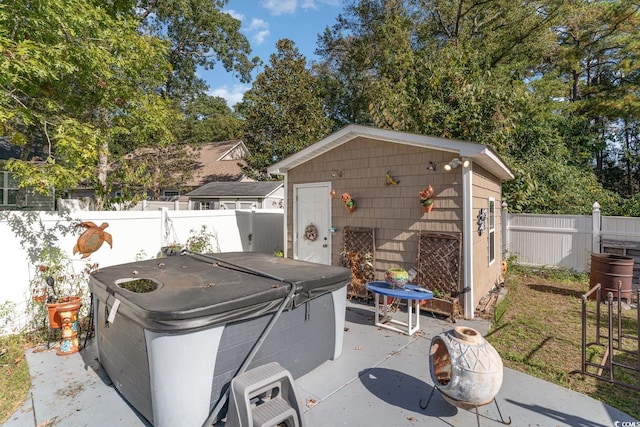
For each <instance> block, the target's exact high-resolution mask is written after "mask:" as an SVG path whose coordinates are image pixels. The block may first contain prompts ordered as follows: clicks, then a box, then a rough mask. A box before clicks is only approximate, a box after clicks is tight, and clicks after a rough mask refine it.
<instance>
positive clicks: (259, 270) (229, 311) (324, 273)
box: [89, 252, 351, 331]
mask: <svg viewBox="0 0 640 427" xmlns="http://www.w3.org/2000/svg"><path fill="white" fill-rule="evenodd" d="M137 279H150V280H153V281H154V282H156V283H157V285H158V286H157V289H155V290H153V291H151V292H146V293H136V292H132V291H129V290H127V289H124V288H123V287H121V286H120V285H119V284H120V283H122V282H123V281H129V280H137ZM350 279H351V273H350V271H349V270H348V269H346V268H343V267H335V266H329V265H323V264H315V263H310V262H305V261H297V260H292V259H289V258H280V257H274V256H272V255H267V254H258V253H245V252H231V253H221V254H206V255H199V254H185V255H180V256H171V257H168V258H159V259H152V260H146V261H140V262H133V263H128V264H121V265H115V266H111V267H106V268H101V269H99V270H98V271H96V272H94V273H92V274H91V278H90V280H89V289H90V290H91V292H92V293H93V294H94V295H95V296H96V297H97V298H98V299H99V300H101V301H105V302H106V303H107V305H108V306H109V307H111V306H112V305H113V303H114V301H115V300H116V299H117V300H119V301H120V303H119V307H118V308H117V313H120V314H122V315H126V316H129V317H131V318H134V319H136V320H137V321H138V322H140V323H141V324H142V325H143V326H144V327H145V328H146V329H149V330H154V331H167V330H192V329H199V328H204V327H210V326H212V325H215V324H223V323H228V322H232V321H238V320H243V319H247V318H251V317H255V316H259V315H262V314H265V313H269V312H273V311H276V309H277V307H278V306H279V305H280V304H281V303H282V301H283V300H284V299H285V298H286V296H287V294H288V293H289V291H290V289H291V286H294V287H295V288H296V292H295V294H294V297H293V300H292V305H293V306H298V305H301V304H304V302H305V301H307V300H309V299H312V298H314V297H316V296H319V295H322V294H325V293H328V292H332V291H334V290H336V289H339V288H341V287H343V286H346V285H347V283H348V282H349V280H350Z"/></svg>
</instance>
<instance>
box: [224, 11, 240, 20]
mask: <svg viewBox="0 0 640 427" xmlns="http://www.w3.org/2000/svg"><path fill="white" fill-rule="evenodd" d="M225 12H226V13H228V14H229V15H231V17H232V18H235V19H237V20H238V21H240V22H242V20H243V19H244V15H243V14H242V13H240V12H237V11H235V10H233V9H229V10H225Z"/></svg>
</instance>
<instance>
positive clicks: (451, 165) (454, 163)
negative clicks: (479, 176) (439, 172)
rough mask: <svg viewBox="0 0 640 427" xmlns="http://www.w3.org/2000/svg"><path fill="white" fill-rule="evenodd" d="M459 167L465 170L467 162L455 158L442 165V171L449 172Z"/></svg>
mask: <svg viewBox="0 0 640 427" xmlns="http://www.w3.org/2000/svg"><path fill="white" fill-rule="evenodd" d="M460 165H462V167H463V168H466V167H467V166H469V160H466V159H464V160H460V159H459V158H457V157H455V158H454V159H453V160H451V161H450V162H449V163H447V164H446V165H444V170H446V171H450V170H451V169H455V168H457V167H458V166H460Z"/></svg>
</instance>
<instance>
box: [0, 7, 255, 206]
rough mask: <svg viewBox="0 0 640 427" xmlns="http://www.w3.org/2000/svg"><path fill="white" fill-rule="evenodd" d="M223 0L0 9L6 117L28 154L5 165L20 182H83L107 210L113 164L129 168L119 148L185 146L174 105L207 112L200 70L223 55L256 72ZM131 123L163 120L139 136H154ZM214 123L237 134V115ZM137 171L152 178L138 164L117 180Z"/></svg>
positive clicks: (230, 64) (10, 133) (6, 126)
mask: <svg viewBox="0 0 640 427" xmlns="http://www.w3.org/2000/svg"><path fill="white" fill-rule="evenodd" d="M225 3H226V2H225V1H217V2H206V1H199V2H194V1H190V2H185V1H181V0H176V1H171V2H153V1H146V0H143V1H140V2H136V1H127V0H125V1H118V2H108V3H107V4H104V2H98V1H93V0H70V1H60V0H53V1H50V2H42V1H40V0H27V1H15V0H9V1H7V2H4V3H3V4H2V5H0V46H2V48H3V52H4V53H3V55H2V56H1V57H0V72H1V74H2V75H0V122H1V123H2V125H3V126H2V129H3V135H4V136H6V137H7V138H9V140H10V141H11V142H12V143H13V144H16V145H19V146H20V147H21V148H22V152H23V156H22V157H21V158H20V159H16V160H14V161H11V162H9V164H8V165H7V167H8V168H9V169H10V170H12V171H13V172H14V173H15V174H16V177H17V178H18V179H19V182H20V185H21V186H23V187H35V188H38V189H41V190H42V191H43V192H46V191H48V190H49V189H50V188H54V189H55V191H56V192H57V193H61V192H63V191H64V190H67V189H72V188H75V187H77V186H78V185H79V184H80V183H82V184H84V185H88V186H91V187H93V188H94V189H95V191H96V200H95V202H96V203H95V205H96V207H97V208H101V207H103V206H104V205H105V203H106V200H107V198H108V197H109V195H110V193H111V192H112V190H113V182H114V178H115V175H114V176H112V177H109V174H110V173H111V169H110V168H111V165H113V164H119V165H120V166H124V165H125V164H126V162H118V161H119V160H120V159H121V156H124V155H126V154H127V153H131V152H133V151H135V150H137V149H138V148H141V147H146V148H147V149H149V148H150V143H152V142H156V143H158V144H159V146H158V147H157V148H158V150H161V151H162V150H165V149H166V148H167V147H166V143H167V141H170V140H171V141H173V142H171V143H170V144H169V145H171V144H173V145H176V144H177V141H178V140H179V139H178V137H180V136H183V134H179V133H177V132H179V131H181V132H185V130H186V129H189V127H188V124H183V122H182V120H183V117H184V115H180V114H176V113H175V111H176V110H178V111H181V112H183V113H184V112H186V111H189V112H190V113H191V116H189V117H191V118H193V117H196V116H197V115H198V114H200V117H202V112H200V113H198V112H196V111H195V108H196V107H195V105H198V104H197V100H198V99H201V97H202V96H203V95H204V91H205V89H206V85H205V84H204V82H203V81H202V80H201V79H199V78H197V76H196V67H198V66H201V67H204V68H211V67H213V66H214V64H215V63H217V62H221V63H222V64H223V66H224V67H225V68H227V69H230V70H231V69H233V70H235V71H236V72H238V73H239V75H240V76H241V78H242V79H243V80H246V79H248V78H249V71H250V70H251V67H252V66H253V64H252V62H251V61H249V60H248V58H247V53H248V51H249V45H248V42H247V41H246V39H245V37H244V36H243V35H242V34H241V33H240V32H239V28H240V23H239V22H238V21H237V20H235V19H233V18H232V17H231V16H229V15H228V14H225V13H223V12H221V10H220V9H221V8H222V7H223V6H224V4H225ZM154 94H156V96H157V95H160V96H162V97H164V98H165V100H160V99H159V98H156V97H155V96H154ZM167 100H171V102H167ZM150 105H153V108H149V109H148V110H145V108H147V107H148V106H150ZM140 109H142V110H140ZM125 121H129V122H130V123H131V122H136V123H137V125H136V126H141V125H140V124H142V123H145V122H146V123H148V124H154V126H156V128H155V130H156V131H157V132H158V134H160V135H163V137H162V138H151V139H146V140H145V139H140V138H148V137H149V136H150V135H149V133H148V132H142V131H141V132H129V133H127V132H123V129H122V127H119V125H120V124H121V123H123V122H125ZM207 123H211V121H208V122H207ZM217 123H222V124H223V125H224V126H225V127H226V128H227V129H226V130H216V132H217V134H221V133H233V134H237V130H236V128H237V127H238V121H237V119H236V118H233V117H225V118H221V119H219V120H218V121H217V122H216V124H217ZM160 126H162V129H159V127H160ZM200 127H202V126H200ZM139 129H141V127H139ZM174 130H175V132H176V133H174V134H173V137H172V138H170V139H168V138H166V136H167V132H173V131H174ZM190 132H191V131H190ZM191 133H194V132H191ZM195 133H200V134H202V133H203V131H202V130H200V131H199V132H195ZM209 134H213V132H209ZM194 140H195V139H194ZM174 148H175V150H174V151H173V153H172V158H177V157H179V156H178V155H177V154H178V153H182V154H184V153H185V151H184V150H185V147H184V145H181V144H177V145H176V146H175V147H174ZM181 150H182V151H181ZM136 166H141V165H139V164H138V165H136ZM149 166H150V167H151V168H152V169H153V167H154V166H153V165H152V164H150V165H149ZM136 169H140V168H136ZM128 179H130V180H132V181H131V182H134V183H135V184H136V185H137V184H140V183H141V182H144V181H141V180H140V173H139V172H137V173H133V170H130V171H128V172H127V173H123V174H122V175H120V176H118V185H120V186H123V187H125V188H126V187H127V186H128V181H127V180H128ZM130 187H131V188H133V187H135V185H133V186H130ZM142 193H143V191H142V190H140V191H137V192H136V194H142ZM132 194H133V193H132Z"/></svg>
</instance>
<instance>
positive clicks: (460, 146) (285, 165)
mask: <svg viewBox="0 0 640 427" xmlns="http://www.w3.org/2000/svg"><path fill="white" fill-rule="evenodd" d="M359 137H363V138H371V139H377V140H380V141H387V142H394V143H398V144H407V145H413V146H418V147H424V148H429V149H433V150H439V151H447V152H450V153H453V154H455V155H457V156H460V157H465V158H468V159H470V160H472V161H473V162H474V163H477V164H478V165H480V166H482V167H483V168H485V169H487V170H488V171H489V172H491V173H493V174H494V175H495V176H497V177H498V178H500V179H503V180H507V179H513V178H514V175H513V172H512V171H511V169H509V167H508V166H507V165H506V164H505V163H504V162H503V161H502V159H501V158H500V157H499V156H498V154H497V153H496V152H495V151H493V150H492V149H491V148H490V147H488V146H486V145H482V144H476V143H472V142H465V141H458V140H455V139H446V138H436V137H433V136H425V135H418V134H413V133H407V132H397V131H393V130H386V129H380V128H375V127H370V126H361V125H349V126H346V127H344V128H342V129H340V130H338V131H337V132H334V133H332V134H330V135H328V136H327V137H325V138H323V139H321V140H320V141H318V142H316V143H315V144H313V145H310V146H308V147H306V148H305V149H303V150H300V151H298V152H297V153H295V154H293V155H291V156H289V157H287V158H286V159H284V160H281V161H279V162H278V163H275V164H273V165H271V166H270V167H269V168H268V169H267V171H268V172H269V173H271V174H277V175H284V174H286V173H287V171H288V170H289V169H292V168H294V167H296V166H299V165H301V164H303V163H306V162H307V161H309V160H311V159H313V158H315V157H317V156H320V155H321V154H324V153H326V152H328V151H331V150H333V149H334V148H336V147H338V146H340V145H342V144H344V143H346V142H349V141H351V140H353V139H356V138H359Z"/></svg>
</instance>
